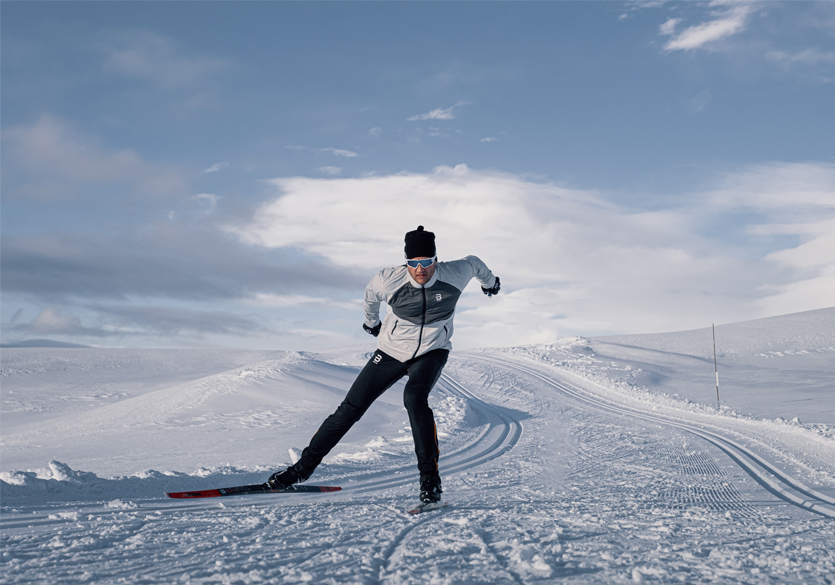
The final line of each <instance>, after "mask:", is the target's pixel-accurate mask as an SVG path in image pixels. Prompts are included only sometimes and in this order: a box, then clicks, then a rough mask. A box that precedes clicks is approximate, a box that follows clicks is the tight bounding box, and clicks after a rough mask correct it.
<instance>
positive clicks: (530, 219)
mask: <svg viewBox="0 0 835 585" xmlns="http://www.w3.org/2000/svg"><path fill="white" fill-rule="evenodd" d="M271 183H272V184H273V185H274V186H275V188H276V193H277V194H276V198H275V199H274V200H273V201H270V202H268V203H266V204H264V205H263V206H262V207H261V208H260V209H259V210H258V211H257V213H256V214H255V215H254V217H253V218H252V220H251V221H250V222H247V223H245V224H240V225H230V226H228V227H227V229H228V230H229V231H230V232H232V233H235V234H236V235H237V236H238V237H239V238H240V239H241V240H242V241H244V242H245V243H247V244H249V245H254V246H260V247H264V248H277V249H286V248H296V249H301V250H304V251H305V252H306V253H309V254H313V255H317V256H321V257H323V258H324V259H326V260H328V261H329V262H331V263H333V264H335V265H338V266H345V267H350V266H356V267H358V269H362V270H373V269H379V268H380V267H382V266H385V265H392V264H397V263H400V262H402V239H403V234H404V233H405V232H406V231H408V230H411V229H414V228H415V227H416V226H417V225H418V224H423V225H425V226H426V227H427V229H430V230H432V231H434V232H435V233H436V234H437V243H438V251H439V257H440V258H441V259H442V260H443V259H454V258H458V257H461V256H464V255H467V254H476V255H478V256H480V257H481V258H482V259H483V260H485V261H486V262H487V263H488V265H489V266H490V267H491V268H492V269H493V270H494V271H495V272H496V273H497V274H498V275H500V276H501V277H502V282H503V283H504V292H505V294H503V295H500V296H499V297H497V298H496V299H491V300H485V299H484V298H482V297H481V296H480V294H478V291H477V287H475V286H473V290H472V291H470V292H471V293H473V294H470V295H465V297H464V300H463V301H462V303H461V305H460V309H459V319H458V323H457V324H460V325H459V327H458V332H459V333H458V334H457V335H456V338H457V339H458V340H459V341H464V342H465V345H485V344H488V345H489V344H496V345H505V344H515V343H533V342H539V341H546V340H549V339H554V338H555V337H558V336H563V335H568V334H578V333H582V334H585V335H589V334H594V333H608V332H614V331H668V330H671V329H687V328H694V327H699V326H704V325H706V324H709V323H711V322H714V321H715V322H729V321H739V320H744V319H749V318H756V317H760V316H765V315H766V314H774V313H790V312H794V311H802V310H807V309H815V308H820V307H823V306H827V305H828V304H831V303H832V299H834V298H835V273H834V272H835V271H833V267H835V246H832V245H830V244H831V240H832V236H830V235H829V234H831V233H835V230H832V223H831V222H832V221H835V207H834V206H833V202H835V167H833V166H832V165H827V164H772V165H760V166H756V167H750V168H746V169H742V170H740V171H738V172H736V173H728V174H726V175H724V176H722V178H721V179H720V180H718V181H717V182H716V183H715V184H714V185H712V186H711V187H709V188H707V189H706V190H705V191H703V192H700V193H694V194H693V195H692V196H691V197H688V198H687V201H688V202H689V203H688V204H686V205H685V206H682V207H680V208H675V209H649V210H647V209H643V210H642V209H629V208H626V207H623V206H619V205H615V204H613V203H611V202H608V201H607V200H606V198H605V197H604V196H603V194H599V193H595V192H592V191H587V190H578V189H568V188H564V187H560V186H558V185H554V184H550V183H545V184H543V183H534V182H531V181H527V180H525V179H523V178H521V177H518V176H515V175H510V174H506V173H498V172H492V171H477V170H472V169H469V168H468V167H466V166H465V165H458V166H456V167H438V168H437V169H435V171H434V172H432V173H428V174H415V173H402V174H397V175H390V176H382V177H368V178H360V179H310V178H304V177H296V178H282V179H274V180H273V181H271ZM732 215H745V216H747V217H750V220H749V221H748V224H747V227H746V228H744V230H743V231H742V232H741V233H723V232H721V231H717V230H716V228H715V227H714V226H715V225H716V224H722V225H725V226H727V225H730V222H728V221H727V220H728V218H729V217H730V216H732ZM787 218H792V219H791V221H787ZM777 236H779V237H777ZM740 242H741V243H740Z"/></svg>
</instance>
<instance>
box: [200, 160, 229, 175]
mask: <svg viewBox="0 0 835 585" xmlns="http://www.w3.org/2000/svg"><path fill="white" fill-rule="evenodd" d="M226 168H229V163H228V162H226V161H224V162H219V163H215V164H213V165H212V166H210V167H209V168H208V169H206V170H204V171H203V172H204V173H206V174H208V173H216V172H218V171H222V170H223V169H226Z"/></svg>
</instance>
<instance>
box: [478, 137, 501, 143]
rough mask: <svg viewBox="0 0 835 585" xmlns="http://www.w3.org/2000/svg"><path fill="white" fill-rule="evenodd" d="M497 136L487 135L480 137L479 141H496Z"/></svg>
mask: <svg viewBox="0 0 835 585" xmlns="http://www.w3.org/2000/svg"><path fill="white" fill-rule="evenodd" d="M497 140H498V138H496V137H495V136H487V137H486V138H482V139H481V142H496V141H497Z"/></svg>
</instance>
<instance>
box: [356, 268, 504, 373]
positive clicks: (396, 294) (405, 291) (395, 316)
mask: <svg viewBox="0 0 835 585" xmlns="http://www.w3.org/2000/svg"><path fill="white" fill-rule="evenodd" d="M473 278H475V279H477V280H478V281H479V282H480V283H481V286H483V287H484V288H491V287H492V286H493V285H494V284H495V283H496V277H495V276H493V273H492V272H490V269H489V268H487V265H486V264H484V262H482V261H481V260H480V259H478V258H476V257H475V256H467V257H466V258H463V259H461V260H454V261H452V262H438V264H437V267H436V269H435V274H434V275H432V278H431V279H430V280H429V282H427V283H426V284H425V285H420V284H418V283H417V282H416V281H415V280H414V279H413V278H412V277H411V276H410V275H409V271H408V270H407V269H406V265H405V264H404V265H402V266H395V267H394V268H385V269H383V270H381V271H380V272H379V273H377V275H376V276H375V277H374V278H372V279H371V282H369V283H368V286H367V287H366V288H365V304H364V310H365V324H366V325H367V326H368V327H376V326H377V324H378V323H379V322H380V303H381V302H385V303H386V304H387V305H388V307H389V311H388V314H387V315H386V318H385V321H383V326H382V327H381V329H380V335H379V336H378V337H377V349H379V350H380V351H382V352H384V353H386V354H388V355H390V356H391V357H393V358H395V359H397V360H398V361H401V362H406V361H408V360H410V359H414V358H416V357H417V356H419V355H423V354H425V353H427V352H429V351H432V350H434V349H452V344H451V343H450V341H449V339H450V337H452V318H453V316H454V315H455V305H456V303H457V302H458V298H459V297H460V296H461V293H462V292H463V291H464V288H465V287H466V286H467V284H468V283H469V282H470V280H471V279H473Z"/></svg>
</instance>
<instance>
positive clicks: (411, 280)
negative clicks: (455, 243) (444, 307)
mask: <svg viewBox="0 0 835 585" xmlns="http://www.w3.org/2000/svg"><path fill="white" fill-rule="evenodd" d="M406 278H407V279H409V284H411V285H412V286H413V287H415V288H429V287H431V286H434V284H435V283H436V282H438V268H437V267H436V268H435V274H433V275H432V278H430V279H429V281H428V282H427V283H426V284H418V281H416V280H415V279H414V278H412V275H411V274H409V270H408V269H406Z"/></svg>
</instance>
